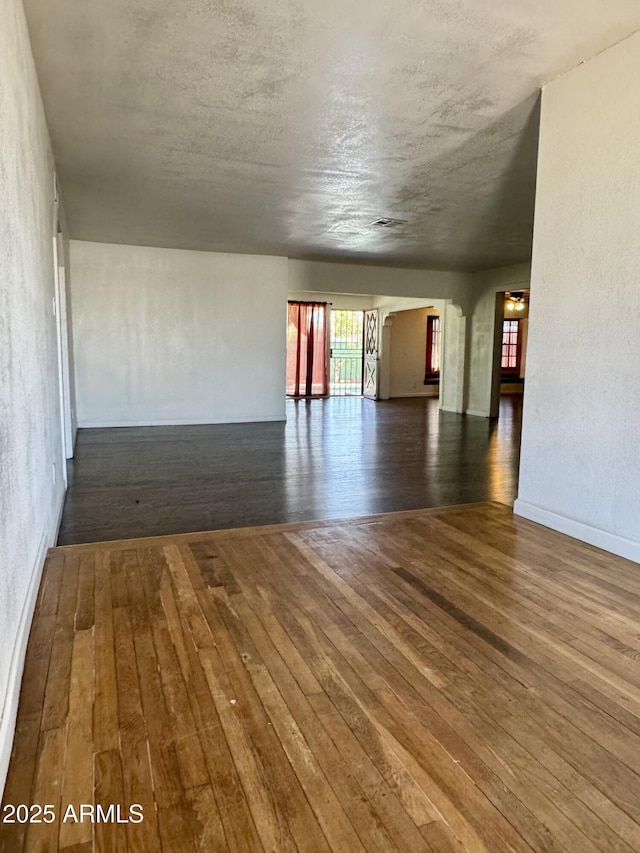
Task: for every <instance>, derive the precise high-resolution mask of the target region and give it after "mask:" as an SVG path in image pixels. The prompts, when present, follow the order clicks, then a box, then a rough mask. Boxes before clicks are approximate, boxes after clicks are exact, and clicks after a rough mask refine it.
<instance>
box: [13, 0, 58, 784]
mask: <svg viewBox="0 0 640 853" xmlns="http://www.w3.org/2000/svg"><path fill="white" fill-rule="evenodd" d="M2 12H3V14H2V26H0V705H1V706H2V708H3V712H2V726H1V729H0V785H1V784H2V781H3V779H4V773H5V770H6V759H7V758H8V753H7V747H9V748H10V745H11V738H12V736H13V724H14V719H15V716H14V715H15V700H16V699H17V688H18V687H19V680H20V675H21V670H22V657H21V655H22V643H23V641H24V640H26V633H25V631H26V630H28V625H29V619H30V616H31V613H30V606H31V603H32V601H31V598H30V593H31V592H32V591H33V586H34V584H35V583H37V578H38V575H39V570H40V568H41V562H42V557H43V554H44V550H43V549H44V547H46V546H47V545H51V544H53V538H54V535H55V530H56V522H57V518H58V512H59V507H60V502H61V500H62V497H63V492H62V468H61V466H62V464H63V460H62V437H61V430H60V415H59V405H58V380H57V350H56V327H55V321H54V317H53V311H52V302H53V295H54V278H53V168H52V160H51V155H50V152H49V139H48V133H47V128H46V124H45V119H44V113H43V110H42V104H41V101H40V93H39V89H38V83H37V80H36V76H35V71H34V67H33V60H32V56H31V48H30V45H29V39H28V35H27V29H26V24H25V21H24V16H23V11H22V5H21V3H20V2H19V0H6V2H5V3H3V8H2ZM54 465H55V466H56V478H57V481H56V483H55V484H54V482H53V475H54Z"/></svg>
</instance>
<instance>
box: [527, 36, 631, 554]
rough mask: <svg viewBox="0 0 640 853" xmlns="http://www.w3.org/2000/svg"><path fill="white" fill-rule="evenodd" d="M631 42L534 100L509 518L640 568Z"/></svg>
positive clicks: (574, 71)
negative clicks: (528, 252)
mask: <svg viewBox="0 0 640 853" xmlns="http://www.w3.org/2000/svg"><path fill="white" fill-rule="evenodd" d="M639 79H640V35H638V34H636V35H634V36H631V37H630V38H628V39H627V40H626V41H624V42H621V43H620V44H618V45H616V46H615V47H613V48H611V49H610V50H608V51H606V52H604V53H602V54H600V55H599V56H597V57H596V58H595V59H593V60H591V61H590V62H587V63H585V64H583V65H580V66H579V67H578V68H576V69H575V70H573V71H572V72H570V73H569V74H567V75H565V76H564V77H561V78H559V79H557V80H554V81H553V82H552V83H550V84H549V85H548V86H547V87H546V88H545V89H544V92H543V96H542V121H541V133H540V151H539V171H538V182H537V195H536V219H535V230H534V245H533V259H532V278H531V305H530V316H529V342H528V353H527V390H526V393H525V397H524V416H523V417H524V419H523V436H522V457H521V469H520V488H519V495H518V500H517V502H516V505H515V511H516V512H517V513H519V514H520V515H525V516H528V517H529V518H533V519H534V520H537V521H540V522H542V523H545V524H548V525H549V526H550V527H554V528H557V529H559V530H563V531H564V532H566V533H569V534H571V535H573V536H576V537H578V538H580V539H584V540H586V541H588V542H592V543H593V544H597V545H600V546H602V547H604V548H608V549H609V550H611V551H614V552H616V553H620V554H624V555H626V556H629V557H631V558H632V559H635V560H637V561H639V562H640V333H639V329H640V287H639V286H638V276H639V272H638V271H639V268H640V145H639V144H638V140H639V139H640V101H639V100H638V86H637V81H638V80H639Z"/></svg>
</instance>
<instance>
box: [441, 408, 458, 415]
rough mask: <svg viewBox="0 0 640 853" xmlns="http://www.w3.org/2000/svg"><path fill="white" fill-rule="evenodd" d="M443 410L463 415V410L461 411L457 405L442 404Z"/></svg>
mask: <svg viewBox="0 0 640 853" xmlns="http://www.w3.org/2000/svg"><path fill="white" fill-rule="evenodd" d="M440 411H441V412H452V413H453V414H454V415H461V414H462V412H459V411H458V410H457V409H456V408H455V406H440Z"/></svg>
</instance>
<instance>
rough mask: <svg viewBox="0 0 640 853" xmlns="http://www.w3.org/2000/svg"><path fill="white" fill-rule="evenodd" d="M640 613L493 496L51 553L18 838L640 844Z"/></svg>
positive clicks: (20, 742)
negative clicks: (75, 815)
mask: <svg viewBox="0 0 640 853" xmlns="http://www.w3.org/2000/svg"><path fill="white" fill-rule="evenodd" d="M639 622H640V577H639V576H638V567H637V565H635V564H632V563H629V562H627V561H625V560H622V559H620V558H616V557H612V556H611V555H608V554H606V553H604V552H601V551H598V550H597V549H594V548H591V547H590V546H587V545H583V544H581V543H578V542H576V541H574V540H571V539H569V538H567V537H564V536H562V535H560V534H557V533H554V532H552V531H548V530H545V529H544V528H541V527H538V526H537V525H534V524H532V523H530V522H527V521H524V520H522V519H517V518H514V517H513V516H512V514H511V512H510V510H509V509H508V508H507V507H505V506H503V505H500V504H497V503H484V504H480V505H475V506H460V507H453V508H445V509H432V510H420V511H414V512H407V513H400V514H391V515H386V516H379V517H374V518H365V519H358V520H352V521H349V522H344V523H336V522H332V521H328V522H317V523H304V524H298V525H295V524H293V525H287V526H282V527H270V528H247V529H241V530H225V531H217V532H209V533H201V534H190V535H185V536H174V537H165V538H158V539H151V540H144V539H141V540H136V541H128V542H126V541H125V542H113V543H108V542H107V543H103V544H99V545H85V546H77V547H68V548H57V549H54V550H52V551H51V552H50V554H49V557H48V561H47V565H46V569H45V574H44V578H43V584H42V587H41V590H40V596H39V602H38V605H37V611H36V616H35V620H34V624H33V629H32V633H31V638H30V644H29V649H28V653H27V662H26V670H25V676H24V682H23V690H22V695H21V703H20V710H19V718H18V729H17V736H16V741H15V746H14V752H13V757H12V763H11V767H10V771H9V778H8V783H7V787H6V791H5V804H14V805H15V804H18V803H26V804H29V803H39V804H52V805H53V807H54V810H55V813H56V820H55V821H54V822H52V823H50V824H46V823H32V824H29V825H21V824H4V826H2V832H1V835H0V850H2V851H11V853H14V852H15V851H20V850H25V851H40V850H43V851H55V850H58V849H62V850H67V851H69V853H70V851H74V852H75V853H79V851H89V850H99V851H127V850H132V851H133V850H136V851H145V852H146V851H159V850H162V851H171V853H174V851H180V853H182V851H195V850H199V851H226V850H230V851H240V853H251V851H277V852H278V853H279V851H296V850H299V851H305V853H306V851H329V850H331V851H346V853H351V851H353V852H354V853H355V851H381V852H382V853H389V851H403V853H407V851H411V853H414V851H415V853H418V851H436V853H443V852H444V851H458V853H459V851H464V850H466V851H471V853H502V851H542V852H543V853H555V851H558V853H559V851H568V853H595V851H605V853H610V851H617V853H622V851H640V775H639V774H640V671H639V669H638V660H639V659H640V637H639V632H638V625H639ZM94 802H95V803H99V804H101V805H102V806H103V808H105V809H106V808H107V806H108V805H109V804H119V805H120V806H121V807H122V809H121V816H122V819H124V818H126V817H127V816H128V815H129V814H130V812H129V809H130V807H131V806H132V804H140V805H141V806H142V809H143V814H144V819H143V821H142V822H140V823H133V822H129V823H121V824H118V823H109V822H106V823H105V822H99V823H93V824H92V823H90V822H88V821H85V822H83V823H74V822H72V821H71V820H68V821H67V822H62V820H61V815H62V814H64V811H65V808H66V806H67V805H69V804H71V805H74V806H75V807H76V808H77V806H78V804H79V803H89V804H92V803H94Z"/></svg>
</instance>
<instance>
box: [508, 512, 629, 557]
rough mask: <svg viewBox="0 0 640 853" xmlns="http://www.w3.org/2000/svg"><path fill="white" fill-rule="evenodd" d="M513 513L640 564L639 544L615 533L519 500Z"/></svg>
mask: <svg viewBox="0 0 640 853" xmlns="http://www.w3.org/2000/svg"><path fill="white" fill-rule="evenodd" d="M513 512H514V515H519V516H521V517H522V518H527V519H529V521H535V522H536V523H537V524H542V525H543V526H544V527H550V528H551V529H552V530H557V531H558V532H559V533H566V534H567V536H572V537H573V538H574V539H579V540H580V541H581V542H587V543H588V544H589V545H595V546H596V548H602V550H603V551H609V552H610V553H611V554H616V555H617V556H618V557H625V558H626V559H627V560H633V561H634V562H635V563H640V542H636V541H635V540H633V539H625V538H624V537H623V536H617V535H616V534H615V533H608V532H607V531H606V530H600V528H598V527H592V526H591V525H590V524H584V523H583V522H582V521H576V520H575V519H573V518H567V517H566V516H564V515H559V514H558V513H556V512H550V511H549V510H548V509H541V508H540V507H538V506H535V505H534V504H530V503H528V502H527V501H523V500H520V499H518V500H517V501H516V502H515V504H514V506H513Z"/></svg>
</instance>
